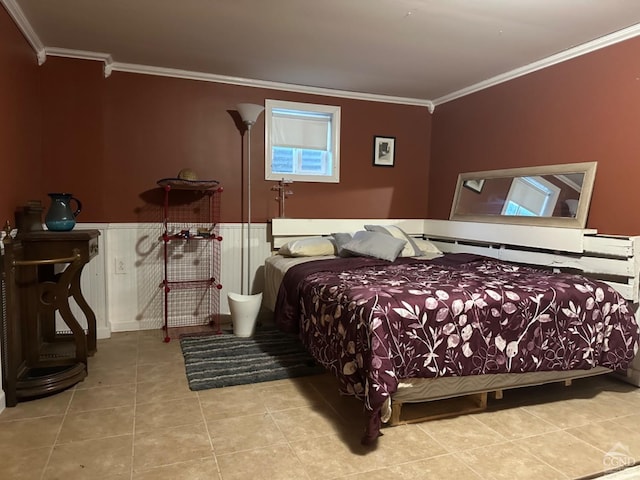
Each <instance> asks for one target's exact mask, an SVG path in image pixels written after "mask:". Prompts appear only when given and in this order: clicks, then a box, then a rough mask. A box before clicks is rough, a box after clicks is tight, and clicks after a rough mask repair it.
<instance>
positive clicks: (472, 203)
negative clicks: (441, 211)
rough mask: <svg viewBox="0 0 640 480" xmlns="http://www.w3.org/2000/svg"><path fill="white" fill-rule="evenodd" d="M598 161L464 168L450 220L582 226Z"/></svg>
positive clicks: (584, 221) (585, 218) (587, 209)
mask: <svg viewBox="0 0 640 480" xmlns="http://www.w3.org/2000/svg"><path fill="white" fill-rule="evenodd" d="M596 165H597V163H596V162H588V163H571V164H564V165H547V166H540V167H529V168H512V169H507V170H491V171H484V172H471V173H462V174H460V175H459V177H458V185H457V187H456V193H455V197H454V199H453V205H452V208H451V215H450V219H451V220H467V221H479V222H499V223H519V224H528V225H546V226H556V227H577V228H584V227H585V225H586V222H587V215H588V211H589V203H590V201H591V191H592V190H593V181H594V179H595V172H596Z"/></svg>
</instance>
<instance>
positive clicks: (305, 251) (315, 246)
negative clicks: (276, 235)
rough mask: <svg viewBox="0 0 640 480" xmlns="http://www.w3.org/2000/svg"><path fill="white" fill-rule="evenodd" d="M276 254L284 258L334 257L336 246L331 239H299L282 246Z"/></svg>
mask: <svg viewBox="0 0 640 480" xmlns="http://www.w3.org/2000/svg"><path fill="white" fill-rule="evenodd" d="M278 254H279V255H284V256H286V257H316V256H323V255H335V254H336V245H335V243H334V242H333V239H332V238H331V237H309V238H301V239H299V240H291V241H290V242H288V243H286V244H284V245H283V246H282V247H280V250H278Z"/></svg>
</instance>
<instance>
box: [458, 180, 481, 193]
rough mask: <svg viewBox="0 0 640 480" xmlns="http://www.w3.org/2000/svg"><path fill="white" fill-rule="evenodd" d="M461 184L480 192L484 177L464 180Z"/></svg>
mask: <svg viewBox="0 0 640 480" xmlns="http://www.w3.org/2000/svg"><path fill="white" fill-rule="evenodd" d="M462 186H464V187H467V188H468V189H469V190H473V191H474V192H476V193H480V192H482V187H484V178H481V179H475V178H474V179H473V180H465V181H464V182H463V183H462Z"/></svg>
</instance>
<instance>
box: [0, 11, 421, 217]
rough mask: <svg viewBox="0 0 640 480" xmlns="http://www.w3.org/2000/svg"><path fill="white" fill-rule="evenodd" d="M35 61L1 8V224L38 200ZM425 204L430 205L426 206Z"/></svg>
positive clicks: (38, 112) (38, 105)
mask: <svg viewBox="0 0 640 480" xmlns="http://www.w3.org/2000/svg"><path fill="white" fill-rule="evenodd" d="M38 74H39V70H38V64H37V62H36V55H35V53H34V51H33V49H32V48H31V47H30V46H29V44H28V43H27V41H26V40H25V39H24V37H23V36H22V34H21V33H20V31H19V30H18V27H17V26H16V25H15V23H14V22H13V20H12V19H11V17H10V16H9V14H8V13H7V12H6V11H5V10H4V8H3V7H0V179H1V180H0V223H1V225H2V226H4V223H5V222H6V221H7V220H9V221H10V222H11V224H12V225H13V224H14V211H15V208H16V206H18V205H23V204H24V203H25V202H26V201H27V200H30V199H38V198H40V192H41V154H40V152H41V141H42V138H41V131H42V127H41V125H42V118H41V103H40V91H39V75H38ZM425 203H426V201H425Z"/></svg>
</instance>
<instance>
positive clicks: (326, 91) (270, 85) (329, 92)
mask: <svg viewBox="0 0 640 480" xmlns="http://www.w3.org/2000/svg"><path fill="white" fill-rule="evenodd" d="M111 70H112V71H118V72H128V73H141V74H144V75H157V76H161V77H175V78H183V79H187V80H199V81H203V82H214V83H226V84H230V85H239V86H243V87H255V88H266V89H270V90H285V91H287V92H297V93H306V94H309V95H323V96H327V97H338V98H350V99H353V100H364V101H368V102H383V103H398V104H403V105H416V106H420V107H427V108H428V109H429V112H430V113H433V108H434V106H433V102H431V100H424V99H420V98H408V97H393V96H386V95H376V94H372V93H360V92H350V91H346V90H333V89H330V88H320V87H310V86H306V85H294V84H291V83H282V82H269V81H266V80H253V79H250V78H241V77H229V76H226V75H216V74H213V73H204V72H192V71H189V70H179V69H175V68H162V67H152V66H149V65H136V64H133V63H121V62H114V63H113V66H112V68H111Z"/></svg>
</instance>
